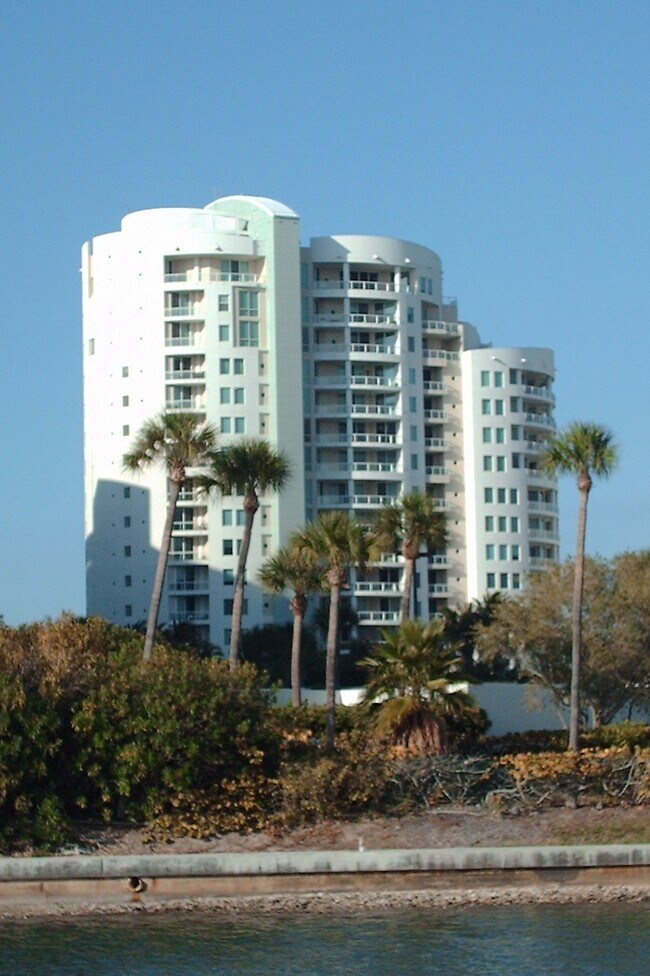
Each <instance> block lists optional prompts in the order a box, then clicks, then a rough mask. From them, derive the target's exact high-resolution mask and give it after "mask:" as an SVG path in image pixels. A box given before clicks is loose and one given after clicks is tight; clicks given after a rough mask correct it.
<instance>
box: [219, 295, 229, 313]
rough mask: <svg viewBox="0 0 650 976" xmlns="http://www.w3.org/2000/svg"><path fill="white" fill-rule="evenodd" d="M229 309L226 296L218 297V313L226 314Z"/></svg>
mask: <svg viewBox="0 0 650 976" xmlns="http://www.w3.org/2000/svg"><path fill="white" fill-rule="evenodd" d="M229 307H230V301H229V297H228V295H219V311H220V312H227V311H228V309H229Z"/></svg>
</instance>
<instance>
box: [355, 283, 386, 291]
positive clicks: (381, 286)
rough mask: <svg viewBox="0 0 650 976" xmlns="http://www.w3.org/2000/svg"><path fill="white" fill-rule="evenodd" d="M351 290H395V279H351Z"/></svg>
mask: <svg viewBox="0 0 650 976" xmlns="http://www.w3.org/2000/svg"><path fill="white" fill-rule="evenodd" d="M349 287H350V290H351V291H395V290H396V288H395V282H394V281H350V285H349Z"/></svg>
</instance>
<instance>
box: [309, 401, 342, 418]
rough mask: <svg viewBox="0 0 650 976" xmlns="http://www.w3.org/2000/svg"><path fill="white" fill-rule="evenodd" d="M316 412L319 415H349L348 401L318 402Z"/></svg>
mask: <svg viewBox="0 0 650 976" xmlns="http://www.w3.org/2000/svg"><path fill="white" fill-rule="evenodd" d="M315 413H316V415H317V416H318V417H332V416H344V417H347V415H348V406H347V404H346V403H317V404H316V409H315Z"/></svg>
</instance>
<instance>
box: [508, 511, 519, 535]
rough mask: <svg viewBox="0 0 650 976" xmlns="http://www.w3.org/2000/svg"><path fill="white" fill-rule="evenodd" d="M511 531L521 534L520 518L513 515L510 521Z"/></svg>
mask: <svg viewBox="0 0 650 976" xmlns="http://www.w3.org/2000/svg"><path fill="white" fill-rule="evenodd" d="M510 531H511V532H519V516H518V515H513V516H512V518H511V519H510Z"/></svg>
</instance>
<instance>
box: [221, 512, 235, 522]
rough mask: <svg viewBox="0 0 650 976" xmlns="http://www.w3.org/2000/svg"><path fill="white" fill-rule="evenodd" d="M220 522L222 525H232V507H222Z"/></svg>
mask: <svg viewBox="0 0 650 976" xmlns="http://www.w3.org/2000/svg"><path fill="white" fill-rule="evenodd" d="M221 524H222V525H232V509H231V508H223V509H222V510H221Z"/></svg>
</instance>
